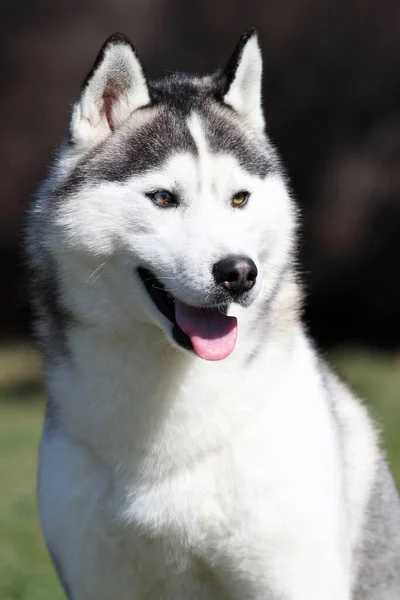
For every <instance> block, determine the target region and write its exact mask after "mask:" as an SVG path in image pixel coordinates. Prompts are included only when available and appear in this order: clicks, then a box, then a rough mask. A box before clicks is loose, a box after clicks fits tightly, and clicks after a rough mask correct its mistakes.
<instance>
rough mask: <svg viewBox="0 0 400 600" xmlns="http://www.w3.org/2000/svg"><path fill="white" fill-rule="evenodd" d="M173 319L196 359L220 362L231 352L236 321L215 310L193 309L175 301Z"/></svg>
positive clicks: (233, 345)
mask: <svg viewBox="0 0 400 600" xmlns="http://www.w3.org/2000/svg"><path fill="white" fill-rule="evenodd" d="M175 318H176V322H177V323H178V325H179V327H180V328H181V329H182V330H183V331H184V332H185V333H186V335H188V336H189V337H190V341H191V342H192V346H193V350H194V351H195V352H196V354H197V356H200V358H204V359H205V360H222V359H223V358H226V357H227V356H229V355H230V354H231V352H232V351H233V349H234V347H235V344H236V338H237V319H236V317H228V316H227V315H224V314H223V313H222V312H221V311H220V310H219V309H218V308H195V307H194V306H188V305H187V304H183V302H179V301H178V300H175Z"/></svg>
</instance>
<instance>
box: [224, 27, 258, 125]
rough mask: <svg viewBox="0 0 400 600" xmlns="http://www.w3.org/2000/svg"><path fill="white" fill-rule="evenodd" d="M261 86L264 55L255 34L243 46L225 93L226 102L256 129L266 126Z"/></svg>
mask: <svg viewBox="0 0 400 600" xmlns="http://www.w3.org/2000/svg"><path fill="white" fill-rule="evenodd" d="M261 87H262V57H261V51H260V46H259V43H258V38H257V35H256V34H253V35H252V36H251V37H250V38H249V39H248V41H247V42H246V44H245V46H244V48H243V51H242V55H241V57H240V60H239V64H238V66H237V69H236V72H235V77H234V79H233V81H232V83H231V85H230V87H229V89H228V91H227V93H226V94H225V97H224V102H226V104H229V105H230V106H232V108H234V109H235V110H236V112H237V113H239V114H240V115H242V116H243V117H244V118H245V119H247V121H248V122H249V123H250V124H251V125H253V126H254V128H255V129H256V130H262V129H263V128H264V116H263V111H262V107H261Z"/></svg>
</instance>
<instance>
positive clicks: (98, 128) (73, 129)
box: [70, 33, 150, 148]
mask: <svg viewBox="0 0 400 600" xmlns="http://www.w3.org/2000/svg"><path fill="white" fill-rule="evenodd" d="M149 102H150V96H149V92H148V88H147V83H146V78H145V76H144V73H143V69H142V65H141V64H140V61H139V58H138V56H137V54H136V51H135V49H134V47H133V46H132V44H131V42H130V41H129V40H128V38H127V37H125V36H124V35H122V34H121V33H114V34H113V35H112V36H110V37H109V38H108V39H107V41H106V42H105V43H104V44H103V46H102V48H101V49H100V52H99V54H98V56H97V58H96V61H95V63H94V65H93V67H92V69H91V71H90V72H89V74H88V76H87V77H86V79H85V81H84V83H83V85H82V88H81V93H80V97H79V99H78V101H77V102H76V103H75V105H74V108H73V112H72V119H71V125H70V133H71V141H72V142H74V143H76V144H78V145H81V146H83V147H84V148H85V147H90V146H92V145H95V144H97V143H99V142H101V141H102V140H104V139H105V138H106V137H107V136H108V135H110V134H111V133H112V132H113V131H114V130H115V129H116V128H117V127H119V126H120V125H121V124H122V123H123V122H124V121H125V120H126V119H127V118H128V117H129V115H130V114H131V113H132V112H133V111H134V110H136V109H137V108H139V107H140V106H145V105H146V104H149Z"/></svg>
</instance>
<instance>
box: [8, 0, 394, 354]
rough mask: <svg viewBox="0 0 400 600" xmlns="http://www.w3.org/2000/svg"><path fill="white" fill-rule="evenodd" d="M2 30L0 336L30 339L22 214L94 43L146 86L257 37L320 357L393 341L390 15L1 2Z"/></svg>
mask: <svg viewBox="0 0 400 600" xmlns="http://www.w3.org/2000/svg"><path fill="white" fill-rule="evenodd" d="M0 10H1V19H0V84H1V108H0V131H1V134H0V156H1V158H0V190H1V196H0V282H1V290H2V293H1V294H0V331H1V332H2V333H3V334H16V333H18V334H21V333H25V332H27V331H28V329H29V326H28V323H29V311H28V308H27V307H28V299H27V290H26V279H25V277H24V272H23V270H22V268H21V259H20V256H21V252H20V247H21V243H20V242H21V222H22V215H23V212H24V208H25V207H26V205H27V203H28V201H29V199H30V197H31V196H32V194H33V193H34V190H35V188H36V187H37V185H38V183H39V182H40V180H41V179H42V178H43V177H44V175H45V172H46V165H47V164H48V163H49V161H50V159H51V156H52V153H53V152H54V150H55V148H56V147H57V145H58V144H59V142H60V140H61V139H62V137H63V135H64V132H65V129H66V127H67V123H68V118H69V111H70V108H71V104H72V102H73V101H74V99H75V96H76V94H77V91H78V88H79V84H80V82H81V80H82V79H83V78H84V76H85V74H86V72H87V71H88V70H89V68H90V66H91V63H92V62H93V60H94V58H95V56H96V53H97V51H98V49H99V48H100V46H101V44H102V43H103V41H104V40H105V38H106V37H107V36H108V35H109V34H110V33H112V32H114V31H122V32H124V33H126V34H127V35H128V36H129V37H130V38H131V40H132V41H133V43H134V45H135V46H136V48H137V49H138V52H139V54H140V56H141V58H142V60H143V62H144V65H145V68H146V69H147V72H148V73H149V75H151V76H159V75H162V74H163V73H164V72H165V71H164V70H165V69H168V70H179V71H192V72H193V71H197V72H199V73H204V72H207V71H210V70H213V69H214V68H216V67H218V66H220V65H221V64H223V63H224V62H225V61H226V59H227V58H228V56H229V54H230V52H231V51H232V49H233V46H234V44H235V43H236V40H237V38H238V36H239V35H240V33H241V32H242V31H243V30H244V29H247V28H248V27H250V26H255V27H256V28H257V29H258V32H259V35H260V41H261V45H262V48H263V53H264V64H265V77H264V82H265V85H264V105H265V109H266V115H267V123H268V129H269V133H270V135H271V136H272V138H273V140H274V141H275V143H276V145H277V146H278V148H279V150H280V152H281V154H282V156H283V159H284V162H285V165H286V168H287V171H288V173H289V175H290V177H291V182H292V187H293V190H294V193H295V195H296V197H297V199H298V202H299V203H300V205H301V207H302V211H303V227H302V244H301V269H302V272H303V276H304V280H305V282H306V290H307V295H308V300H307V305H308V309H307V312H306V315H305V318H306V320H307V322H308V324H309V327H310V328H311V330H312V332H313V333H314V335H315V336H316V337H317V339H318V341H319V343H320V344H321V345H323V346H328V345H332V344H337V343H344V342H353V343H354V342H356V343H358V342H363V343H367V344H373V345H379V346H381V347H393V346H398V345H399V340H400V318H399V317H400V282H399V268H398V260H399V257H400V235H399V234H400V2H399V0H379V1H378V0H270V1H268V0H247V1H246V2H241V1H239V0H231V1H228V0H214V1H213V2H210V1H208V0H207V1H204V0H203V1H200V0H173V1H172V0H170V1H167V0H129V1H128V0H124V1H123V0H113V1H112V2H111V1H105V0H69V1H68V2H63V1H60V2H56V1H55V0H52V1H51V0H29V1H19V2H18V1H16V0H13V1H11V0H7V1H4V0H3V2H2V3H1V9H0Z"/></svg>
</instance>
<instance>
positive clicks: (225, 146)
mask: <svg viewBox="0 0 400 600" xmlns="http://www.w3.org/2000/svg"><path fill="white" fill-rule="evenodd" d="M204 125H205V128H206V136H207V141H208V143H209V145H210V150H211V152H214V153H215V154H223V153H225V154H230V155H232V156H234V157H235V158H236V159H237V161H238V162H239V164H240V166H241V167H243V169H244V170H246V171H248V172H249V173H251V174H253V175H258V176H259V177H261V178H264V177H265V176H266V175H267V174H269V173H272V172H276V171H277V170H278V169H279V166H278V159H277V157H276V156H275V153H274V152H273V150H272V148H268V147H267V146H266V144H265V142H264V141H263V140H260V139H258V140H254V139H252V138H251V136H250V135H248V134H246V132H245V130H244V129H242V128H241V127H235V126H234V124H232V119H225V118H224V117H223V116H221V114H219V111H216V110H215V107H211V109H209V110H207V112H206V114H205V119H204Z"/></svg>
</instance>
